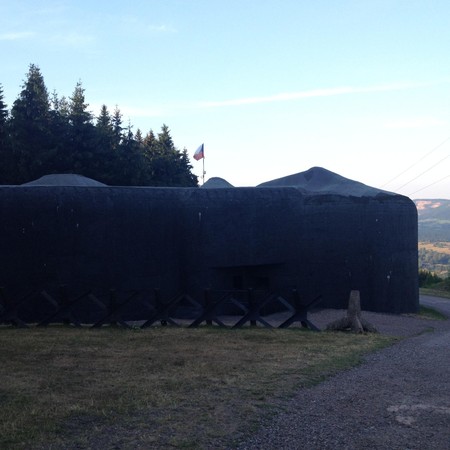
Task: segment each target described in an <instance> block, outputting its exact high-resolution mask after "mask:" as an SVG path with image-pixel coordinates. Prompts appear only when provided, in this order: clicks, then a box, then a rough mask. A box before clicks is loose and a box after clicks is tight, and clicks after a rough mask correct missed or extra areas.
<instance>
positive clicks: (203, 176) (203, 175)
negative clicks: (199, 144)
mask: <svg viewBox="0 0 450 450" xmlns="http://www.w3.org/2000/svg"><path fill="white" fill-rule="evenodd" d="M204 148H205V147H204V146H203V158H202V159H203V161H202V162H203V173H202V179H203V183H202V185H203V184H205V174H206V172H205V153H204V151H205V150H204Z"/></svg>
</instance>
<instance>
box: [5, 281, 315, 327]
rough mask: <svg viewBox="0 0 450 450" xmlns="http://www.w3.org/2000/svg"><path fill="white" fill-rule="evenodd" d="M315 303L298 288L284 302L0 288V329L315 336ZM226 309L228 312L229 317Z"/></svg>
mask: <svg viewBox="0 0 450 450" xmlns="http://www.w3.org/2000/svg"><path fill="white" fill-rule="evenodd" d="M320 298H321V296H318V297H316V298H314V299H313V300H312V301H310V302H308V303H304V302H303V301H302V300H301V297H300V295H299V292H298V290H297V289H293V290H292V291H291V293H290V296H289V298H288V299H286V298H284V297H283V296H281V295H278V294H275V293H272V292H269V291H261V290H254V289H245V290H237V289H233V290H220V291H219V290H212V289H205V290H204V291H203V300H202V301H198V300H196V299H194V298H192V297H191V296H190V295H188V294H184V293H183V294H177V295H175V296H173V297H172V298H168V299H165V298H163V296H162V294H161V291H160V290H159V289H154V290H153V291H138V290H134V291H126V292H125V291H119V290H116V289H108V290H104V291H96V292H94V291H90V290H89V291H85V292H83V293H81V294H80V295H77V294H73V295H71V294H70V293H69V289H68V287H67V286H64V285H61V286H59V287H58V288H56V289H49V288H39V289H34V290H31V291H30V292H28V293H26V294H22V295H20V296H17V295H16V294H14V295H10V294H9V293H8V290H7V289H5V288H1V287H0V324H7V325H12V326H14V327H29V326H41V327H45V326H48V325H51V324H64V325H67V326H75V327H82V326H90V327H92V328H100V327H102V326H118V327H124V328H136V327H139V328H148V327H151V326H156V325H160V326H167V325H172V326H177V327H178V326H185V327H189V328H193V327H198V326H200V325H202V324H206V325H216V326H219V327H224V328H240V327H243V326H246V325H250V326H252V327H255V326H257V325H258V324H259V325H262V326H263V327H266V328H274V327H277V328H287V327H289V326H290V325H292V324H294V323H297V324H298V323H299V324H300V325H301V326H302V327H304V328H308V329H311V330H314V331H319V329H318V328H317V327H316V326H315V325H314V324H312V323H311V322H310V321H309V320H308V311H309V310H310V309H311V308H312V307H314V306H315V305H316V304H317V303H318V302H319V301H320ZM230 307H232V309H233V312H232V313H230V312H229V311H230ZM224 311H226V312H224ZM281 311H284V312H285V313H287V315H288V317H287V318H286V319H285V320H284V321H283V322H282V323H281V324H278V325H276V326H275V325H272V324H270V323H269V322H268V320H269V319H267V317H268V315H267V314H269V313H273V312H281ZM263 316H265V317H266V318H264V317H263ZM284 317H285V316H284ZM266 319H267V320H266ZM225 322H227V324H226V323H225ZM278 322H279V321H278Z"/></svg>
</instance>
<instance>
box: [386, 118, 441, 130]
mask: <svg viewBox="0 0 450 450" xmlns="http://www.w3.org/2000/svg"><path fill="white" fill-rule="evenodd" d="M442 125H448V123H447V122H445V121H444V120H441V119H437V118H435V117H413V118H407V119H400V120H392V121H389V122H386V123H385V124H384V126H385V128H393V129H395V128H429V127H437V126H442Z"/></svg>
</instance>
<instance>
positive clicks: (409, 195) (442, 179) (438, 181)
mask: <svg viewBox="0 0 450 450" xmlns="http://www.w3.org/2000/svg"><path fill="white" fill-rule="evenodd" d="M447 178H450V174H449V175H446V176H445V177H442V178H441V179H440V180H437V181H435V182H434V183H430V184H428V185H427V186H425V187H423V188H420V189H417V191H414V192H411V194H408V197H411V195H414V194H416V193H417V192H420V191H423V190H424V189H426V188H429V187H430V186H434V185H435V184H438V183H440V182H441V181H444V180H446V179H447Z"/></svg>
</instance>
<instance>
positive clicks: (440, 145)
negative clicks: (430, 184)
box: [381, 136, 450, 189]
mask: <svg viewBox="0 0 450 450" xmlns="http://www.w3.org/2000/svg"><path fill="white" fill-rule="evenodd" d="M449 140H450V136H449V137H448V138H447V139H445V140H444V141H442V142H441V143H440V144H439V145H437V146H436V147H434V148H433V149H431V150H430V151H429V152H428V153H427V154H426V155H425V156H422V158H420V159H419V160H418V161H416V162H415V163H414V164H412V165H411V166H409V167H408V168H407V169H405V170H404V171H403V172H402V173H400V174H398V175H396V176H395V177H394V178H392V179H391V180H389V181H388V182H387V183H384V184H383V186H381V189H382V188H384V187H385V186H387V185H388V184H390V183H392V182H393V181H395V180H396V179H397V178H400V177H401V176H402V175H403V174H405V173H406V172H408V171H409V170H410V169H412V168H413V167H415V166H417V164H419V163H420V162H421V161H423V160H424V159H425V158H426V157H427V156H429V155H431V154H432V153H433V152H434V151H435V150H437V149H438V148H439V147H442V146H443V145H444V144H445V143H446V142H447V141H449ZM411 181H413V180H411ZM402 187H403V186H402ZM399 189H400V188H399Z"/></svg>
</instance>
